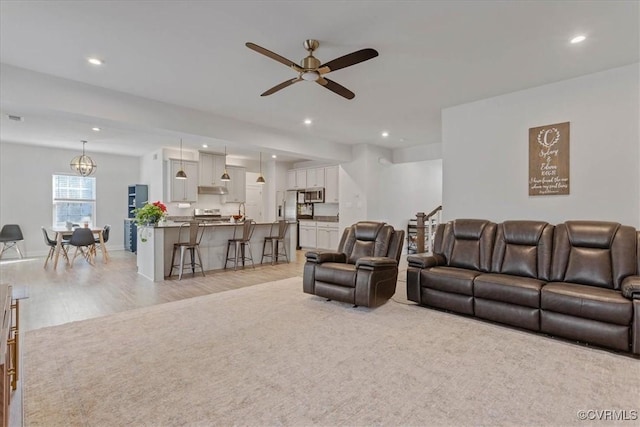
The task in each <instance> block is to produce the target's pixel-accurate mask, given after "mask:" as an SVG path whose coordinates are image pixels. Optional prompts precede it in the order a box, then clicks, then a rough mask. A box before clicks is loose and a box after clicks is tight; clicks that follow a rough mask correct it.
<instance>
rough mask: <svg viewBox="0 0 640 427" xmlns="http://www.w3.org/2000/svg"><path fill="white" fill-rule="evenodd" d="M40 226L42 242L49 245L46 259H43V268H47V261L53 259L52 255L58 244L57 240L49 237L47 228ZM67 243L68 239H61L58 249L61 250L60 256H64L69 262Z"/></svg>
mask: <svg viewBox="0 0 640 427" xmlns="http://www.w3.org/2000/svg"><path fill="white" fill-rule="evenodd" d="M41 228H42V234H43V235H44V243H45V245H47V246H49V253H48V254H47V259H45V260H44V268H47V263H48V262H49V260H50V259H53V255H54V253H55V252H56V246H58V242H57V241H55V240H52V239H51V238H50V237H49V233H47V229H46V228H44V227H41ZM68 244H69V241H67V240H63V241H62V245H61V247H60V250H61V251H62V256H63V257H64V259H66V260H67V262H69V254H68V253H67V245H68Z"/></svg>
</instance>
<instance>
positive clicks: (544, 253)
mask: <svg viewBox="0 0 640 427" xmlns="http://www.w3.org/2000/svg"><path fill="white" fill-rule="evenodd" d="M553 228H554V227H553V225H550V224H548V223H546V222H544V221H505V222H503V223H502V224H498V226H497V231H496V241H495V246H494V248H493V256H492V261H491V271H492V272H494V273H503V274H513V275H516V276H524V277H533V278H538V279H543V280H549V273H550V268H551V249H552V245H553Z"/></svg>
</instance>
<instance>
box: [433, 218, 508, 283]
mask: <svg viewBox="0 0 640 427" xmlns="http://www.w3.org/2000/svg"><path fill="white" fill-rule="evenodd" d="M495 232H496V224H494V223H493V222H490V221H486V220H482V219H456V220H454V221H451V222H449V223H447V225H446V226H445V229H444V231H443V233H444V237H443V239H444V242H443V247H442V249H443V255H444V256H445V258H446V259H447V265H448V266H450V267H458V268H463V269H471V270H481V271H489V269H490V268H491V252H492V251H493V242H494V240H495Z"/></svg>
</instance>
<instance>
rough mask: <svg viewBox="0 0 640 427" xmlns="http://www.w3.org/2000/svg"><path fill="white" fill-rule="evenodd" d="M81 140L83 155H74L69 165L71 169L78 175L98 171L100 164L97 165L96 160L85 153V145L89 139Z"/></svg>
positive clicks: (86, 174) (87, 174)
mask: <svg viewBox="0 0 640 427" xmlns="http://www.w3.org/2000/svg"><path fill="white" fill-rule="evenodd" d="M80 142H82V155H80V156H76V157H74V158H73V159H72V160H71V163H70V164H69V165H70V166H71V170H73V171H74V172H76V173H77V174H78V175H80V176H89V175H91V174H92V173H94V172H95V171H96V168H97V167H98V165H96V162H94V161H93V159H92V158H91V157H89V156H87V155H86V154H84V145H85V144H86V143H87V141H80Z"/></svg>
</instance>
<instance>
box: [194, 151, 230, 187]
mask: <svg viewBox="0 0 640 427" xmlns="http://www.w3.org/2000/svg"><path fill="white" fill-rule="evenodd" d="M199 164H200V174H199V179H198V185H200V186H201V187H217V186H220V185H224V182H223V181H221V180H220V177H221V176H222V174H223V173H224V166H225V165H224V156H221V155H218V154H213V153H203V152H200V162H199Z"/></svg>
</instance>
